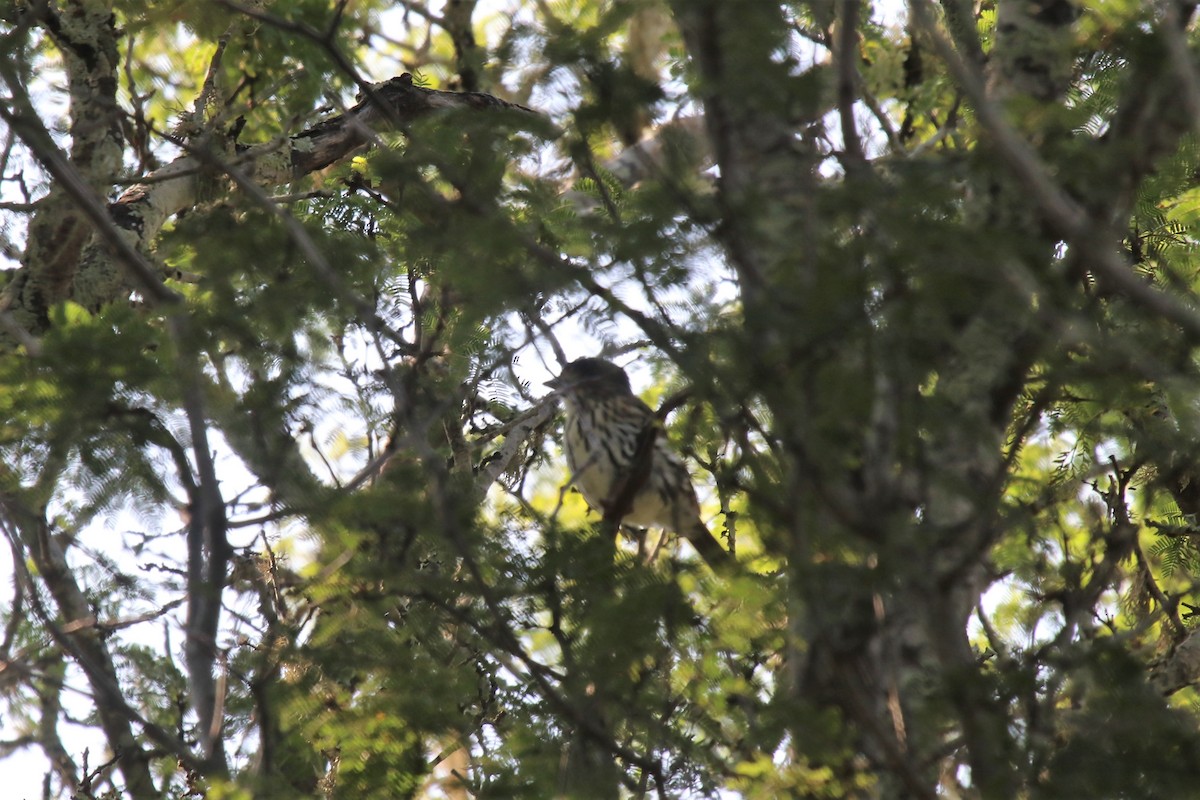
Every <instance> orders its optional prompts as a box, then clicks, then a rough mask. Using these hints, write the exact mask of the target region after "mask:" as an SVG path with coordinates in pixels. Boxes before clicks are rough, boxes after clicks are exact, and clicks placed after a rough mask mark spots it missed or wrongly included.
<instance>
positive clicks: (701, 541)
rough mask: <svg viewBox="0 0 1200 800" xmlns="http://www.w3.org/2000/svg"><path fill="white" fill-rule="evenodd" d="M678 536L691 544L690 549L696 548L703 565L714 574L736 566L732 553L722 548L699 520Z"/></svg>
mask: <svg viewBox="0 0 1200 800" xmlns="http://www.w3.org/2000/svg"><path fill="white" fill-rule="evenodd" d="M680 534H681V535H682V536H683V538H685V539H687V540H688V541H689V542H691V544H692V547H694V548H696V552H697V553H699V554H700V557H701V558H702V559H704V563H705V564H708V566H709V567H710V568H711V569H712V570H713V571H714V572H727V571H729V570H731V569H733V568H734V567H736V566H737V559H735V558H734V557H733V553H731V552H729V551H728V550H726V549H725V548H724V547H722V546H721V543H720V542H719V541H717V537H715V536H713V535H712V532H711V531H709V529H708V527H707V526H706V525H705V524H704V523H703V522H701V521H700V520H699V519H697V520H696V522H695V523H694V524H693V525H691V526H689V527H688V528H685V529H684V530H682V531H680Z"/></svg>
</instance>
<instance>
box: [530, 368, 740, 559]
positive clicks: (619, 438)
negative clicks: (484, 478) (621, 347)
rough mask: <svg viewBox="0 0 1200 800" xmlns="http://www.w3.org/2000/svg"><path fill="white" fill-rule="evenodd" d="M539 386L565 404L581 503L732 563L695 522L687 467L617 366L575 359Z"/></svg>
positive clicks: (569, 453) (693, 495)
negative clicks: (668, 533) (663, 532)
mask: <svg viewBox="0 0 1200 800" xmlns="http://www.w3.org/2000/svg"><path fill="white" fill-rule="evenodd" d="M546 385H547V386H549V387H551V388H552V389H554V390H555V391H556V393H557V394H558V395H559V396H561V397H562V399H563V404H564V405H565V406H566V412H567V427H566V435H565V437H564V445H565V447H566V451H567V465H568V466H569V467H570V468H571V479H572V481H573V482H574V484H575V486H577V487H579V491H580V492H582V493H583V497H584V499H585V500H587V502H588V505H590V506H591V507H592V508H594V509H596V510H597V511H599V512H600V513H602V514H604V516H605V517H606V518H614V517H615V516H616V515H618V514H619V515H620V521H621V522H623V523H625V524H627V525H634V526H637V527H641V528H663V529H665V530H669V531H674V532H675V533H678V534H679V535H680V536H682V537H683V538H685V539H687V540H688V541H689V542H691V543H692V546H693V547H695V548H696V551H697V552H698V553H699V554H700V556H701V557H702V558H703V559H704V560H705V562H707V563H708V565H709V566H710V567H714V568H716V567H718V566H728V565H731V564H732V563H733V562H734V559H733V556H732V555H731V554H730V552H729V551H728V550H726V549H725V548H723V547H722V546H721V544H720V542H718V541H717V540H716V538H714V537H713V535H712V534H711V533H710V532H709V530H708V527H707V526H705V524H704V523H703V522H702V521H701V520H700V504H699V503H697V502H696V492H695V490H694V489H693V488H692V478H691V476H690V475H688V471H687V467H685V466H684V464H683V461H682V460H681V459H680V457H679V456H678V455H677V454H676V453H675V452H674V451H673V450H672V449H671V445H670V443H669V442H667V440H666V436H665V435H664V434H663V432H662V431H661V430H660V427H661V426H660V425H659V421H658V419H657V418H656V417H655V415H654V412H653V411H651V410H650V407H649V406H648V405H646V404H645V403H643V402H642V400H641V399H640V398H639V397H638V396H637V395H635V394H634V393H633V390H632V389H630V387H629V376H628V375H626V374H625V370H623V369H621V368H620V367H618V366H617V365H616V364H613V363H611V362H609V361H605V360H604V359H602V358H581V359H578V360H576V361H572V362H571V363H570V364H567V366H566V367H564V368H563V371H562V374H561V375H559V376H558V377H557V378H554V379H553V380H550V381H547V382H546ZM617 506H619V508H618V507H617Z"/></svg>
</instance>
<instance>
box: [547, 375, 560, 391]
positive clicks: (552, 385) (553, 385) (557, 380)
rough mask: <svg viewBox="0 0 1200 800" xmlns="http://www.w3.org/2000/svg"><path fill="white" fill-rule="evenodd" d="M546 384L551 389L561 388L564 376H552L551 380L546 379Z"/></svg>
mask: <svg viewBox="0 0 1200 800" xmlns="http://www.w3.org/2000/svg"><path fill="white" fill-rule="evenodd" d="M546 385H547V386H549V387H550V388H551V389H561V388H562V387H563V379H562V376H561V375H559V376H558V377H557V378H551V379H550V380H548V381H546Z"/></svg>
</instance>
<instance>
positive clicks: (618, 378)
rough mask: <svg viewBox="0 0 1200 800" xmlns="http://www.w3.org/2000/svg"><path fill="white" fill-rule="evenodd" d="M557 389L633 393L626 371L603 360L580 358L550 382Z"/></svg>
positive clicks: (564, 368)
mask: <svg viewBox="0 0 1200 800" xmlns="http://www.w3.org/2000/svg"><path fill="white" fill-rule="evenodd" d="M550 385H551V386H553V387H554V388H556V389H567V390H570V389H574V388H579V389H581V390H583V391H601V392H603V391H606V390H607V391H611V392H632V391H633V390H632V389H631V388H630V387H629V376H628V375H626V374H625V370H623V369H621V368H620V367H618V366H617V365H616V364H614V363H612V362H611V361H606V360H604V359H603V358H580V359H576V360H575V361H572V362H571V363H570V364H567V365H566V366H565V367H563V371H562V374H561V375H559V376H558V377H557V378H555V379H554V380H553V381H550Z"/></svg>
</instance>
